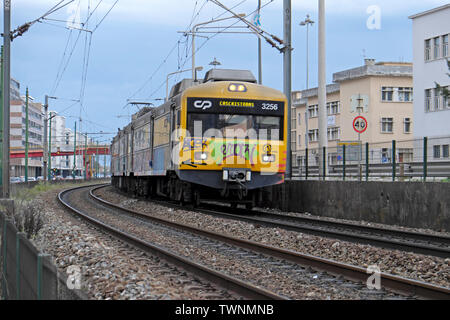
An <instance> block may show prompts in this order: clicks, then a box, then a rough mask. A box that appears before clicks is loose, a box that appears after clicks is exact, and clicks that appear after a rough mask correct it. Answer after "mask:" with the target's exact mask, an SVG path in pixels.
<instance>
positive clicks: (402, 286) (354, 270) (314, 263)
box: [90, 186, 450, 299]
mask: <svg viewBox="0 0 450 320" xmlns="http://www.w3.org/2000/svg"><path fill="white" fill-rule="evenodd" d="M102 187H104V186H99V187H95V188H93V189H91V190H90V196H91V198H92V199H95V200H96V201H98V202H100V203H102V204H103V205H105V206H108V207H110V208H114V209H117V210H121V211H123V212H126V213H127V214H129V215H132V216H135V217H138V218H140V219H144V220H148V221H152V222H155V223H159V224H163V225H166V226H169V227H171V228H176V229H179V230H183V231H188V232H191V233H195V234H198V235H201V236H204V237H208V238H211V239H214V240H217V241H220V242H223V243H227V244H229V245H232V246H236V247H240V248H245V249H248V250H251V251H252V252H256V253H259V254H263V255H267V256H271V257H275V258H278V259H282V260H285V261H289V262H292V263H295V264H297V265H301V266H303V267H309V268H312V269H314V270H318V271H321V272H326V273H328V274H332V275H335V276H338V277H344V278H345V279H348V280H351V281H355V282H359V283H361V282H362V283H364V284H365V282H366V281H367V278H368V275H367V270H366V269H364V268H360V267H356V266H351V265H348V264H343V263H339V262H336V261H332V260H328V259H323V258H320V257H315V256H311V255H306V254H301V253H298V252H293V251H290V250H285V249H280V248H275V247H272V246H268V245H264V244H260V243H256V242H252V241H247V240H243V239H238V238H234V237H230V236H227V235H224V234H219V233H214V232H209V231H205V230H201V229H197V228H194V227H190V226H187V225H182V224H179V223H175V222H172V221H169V220H166V219H161V218H157V217H153V216H149V215H146V214H143V213H140V212H136V211H133V210H130V209H126V208H123V207H121V206H118V205H115V204H112V203H110V202H107V201H105V200H103V199H100V198H98V197H97V196H95V195H94V191H95V190H96V189H99V188H102ZM170 206H173V205H170ZM381 284H382V287H383V288H384V289H386V290H391V291H393V292H396V293H399V294H402V295H406V296H409V297H417V298H424V299H450V289H448V288H444V287H439V286H435V285H431V284H427V283H424V282H419V281H415V280H411V279H406V278H403V277H398V276H393V275H389V274H385V273H381Z"/></svg>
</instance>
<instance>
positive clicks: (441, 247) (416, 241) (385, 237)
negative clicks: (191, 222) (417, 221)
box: [198, 203, 450, 258]
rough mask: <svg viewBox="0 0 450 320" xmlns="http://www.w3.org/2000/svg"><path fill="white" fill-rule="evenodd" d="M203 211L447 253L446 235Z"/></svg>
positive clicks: (406, 248) (418, 250)
mask: <svg viewBox="0 0 450 320" xmlns="http://www.w3.org/2000/svg"><path fill="white" fill-rule="evenodd" d="M198 211H201V212H203V213H206V214H210V215H214V216H218V217H221V218H229V219H234V220H240V221H246V222H250V223H255V224H259V225H263V226H267V227H275V228H281V229H286V230H292V231H298V232H302V233H307V234H313V235H318V236H322V237H323V236H326V237H330V238H335V239H339V240H344V241H350V242H356V243H363V244H369V245H373V246H378V247H382V248H387V249H396V250H401V251H407V252H414V253H420V254H425V255H431V256H437V257H441V258H449V257H450V237H448V236H447V237H446V236H439V235H432V234H427V233H419V232H411V231H404V230H394V229H384V228H379V227H374V226H364V225H357V224H352V223H346V222H337V221H325V220H322V219H317V218H313V217H299V216H290V215H285V214H278V213H276V214H275V213H269V212H264V211H249V210H246V209H240V208H238V209H230V208H229V207H225V206H223V205H217V204H210V203H209V204H207V205H206V206H205V207H204V208H199V209H198Z"/></svg>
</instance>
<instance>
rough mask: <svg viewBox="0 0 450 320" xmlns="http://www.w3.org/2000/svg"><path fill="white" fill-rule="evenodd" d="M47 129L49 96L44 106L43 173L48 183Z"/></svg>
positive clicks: (46, 97)
mask: <svg viewBox="0 0 450 320" xmlns="http://www.w3.org/2000/svg"><path fill="white" fill-rule="evenodd" d="M47 128H48V96H47V95H45V104H44V147H43V149H44V150H43V151H44V154H43V155H44V158H43V162H44V172H43V173H42V176H43V177H44V181H47V176H48V174H47V171H48V169H47V160H48V143H47Z"/></svg>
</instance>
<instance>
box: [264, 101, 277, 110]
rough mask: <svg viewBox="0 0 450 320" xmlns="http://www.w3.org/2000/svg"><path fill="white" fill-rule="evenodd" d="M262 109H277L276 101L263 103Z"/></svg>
mask: <svg viewBox="0 0 450 320" xmlns="http://www.w3.org/2000/svg"><path fill="white" fill-rule="evenodd" d="M262 109H263V110H278V104H276V103H263V105H262Z"/></svg>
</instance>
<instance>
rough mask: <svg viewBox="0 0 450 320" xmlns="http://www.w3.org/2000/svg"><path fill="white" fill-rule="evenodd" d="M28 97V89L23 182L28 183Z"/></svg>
mask: <svg viewBox="0 0 450 320" xmlns="http://www.w3.org/2000/svg"><path fill="white" fill-rule="evenodd" d="M29 99H30V95H29V92H28V88H27V91H26V97H25V182H28V103H29Z"/></svg>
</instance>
